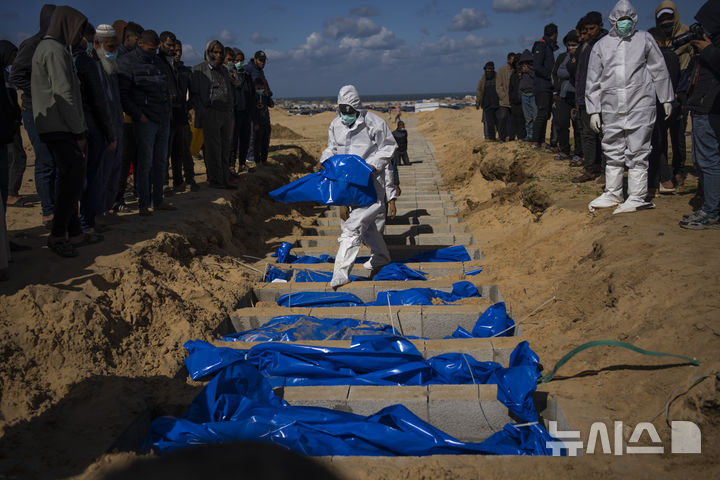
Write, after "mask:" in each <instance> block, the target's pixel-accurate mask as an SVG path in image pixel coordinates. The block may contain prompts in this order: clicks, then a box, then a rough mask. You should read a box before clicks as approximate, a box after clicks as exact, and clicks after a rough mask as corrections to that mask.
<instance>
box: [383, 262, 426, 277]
mask: <svg viewBox="0 0 720 480" xmlns="http://www.w3.org/2000/svg"><path fill="white" fill-rule="evenodd" d="M425 275H427V273H425V272H421V271H420V270H415V269H414V268H410V267H408V266H407V265H405V264H403V263H389V264H387V265H385V266H384V267H382V268H381V269H380V271H379V272H378V273H377V274H376V275H375V277H373V280H376V281H380V280H401V281H407V280H427V279H426V278H425Z"/></svg>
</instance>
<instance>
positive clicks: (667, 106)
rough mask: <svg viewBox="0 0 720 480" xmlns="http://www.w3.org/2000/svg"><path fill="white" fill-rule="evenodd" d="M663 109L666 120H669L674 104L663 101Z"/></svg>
mask: <svg viewBox="0 0 720 480" xmlns="http://www.w3.org/2000/svg"><path fill="white" fill-rule="evenodd" d="M663 109H664V110H665V121H666V122H667V121H668V120H669V119H670V115H672V104H671V103H670V102H667V103H663Z"/></svg>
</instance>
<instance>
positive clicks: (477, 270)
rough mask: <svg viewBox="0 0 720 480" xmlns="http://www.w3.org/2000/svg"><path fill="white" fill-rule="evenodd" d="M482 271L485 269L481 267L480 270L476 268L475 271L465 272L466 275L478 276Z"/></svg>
mask: <svg viewBox="0 0 720 480" xmlns="http://www.w3.org/2000/svg"><path fill="white" fill-rule="evenodd" d="M482 271H483V267H480V268H476V269H474V270H468V271H467V272H465V275H477V274H478V273H480V272H482Z"/></svg>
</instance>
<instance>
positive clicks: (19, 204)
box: [7, 197, 35, 208]
mask: <svg viewBox="0 0 720 480" xmlns="http://www.w3.org/2000/svg"><path fill="white" fill-rule="evenodd" d="M7 206H8V207H15V208H31V207H34V206H35V204H34V203H33V202H31V201H30V200H25V199H24V198H23V197H18V199H17V200H15V203H8V204H7Z"/></svg>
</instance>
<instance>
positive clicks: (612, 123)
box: [476, 0, 720, 229]
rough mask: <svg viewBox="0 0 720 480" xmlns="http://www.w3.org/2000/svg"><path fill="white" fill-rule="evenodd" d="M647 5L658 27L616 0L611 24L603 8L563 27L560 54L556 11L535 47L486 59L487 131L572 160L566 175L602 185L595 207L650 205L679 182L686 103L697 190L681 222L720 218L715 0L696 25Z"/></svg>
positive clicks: (706, 223)
mask: <svg viewBox="0 0 720 480" xmlns="http://www.w3.org/2000/svg"><path fill="white" fill-rule="evenodd" d="M653 16H654V18H655V22H656V25H655V27H653V28H651V29H649V30H648V31H647V32H644V31H642V30H639V29H638V28H637V25H638V14H637V12H636V10H635V9H634V7H633V6H632V5H631V4H630V2H629V1H627V0H620V1H619V2H618V3H617V4H616V5H615V7H614V8H613V9H612V11H611V12H610V14H609V16H608V21H609V25H608V29H606V28H605V24H604V21H603V16H602V14H601V13H600V12H596V11H592V12H589V13H587V14H586V15H585V16H583V17H582V18H581V19H580V20H579V21H578V23H577V25H576V26H575V28H573V29H571V30H570V31H569V32H568V33H567V34H566V35H565V36H564V37H563V39H562V42H563V44H564V45H565V48H566V50H565V51H564V52H562V53H560V54H559V55H557V57H556V56H555V53H554V52H555V51H556V50H558V45H557V41H558V38H559V37H558V27H557V25H555V24H552V23H551V24H549V25H546V26H545V29H544V32H543V37H542V38H541V39H540V40H538V41H536V42H535V43H534V45H533V46H532V50H525V51H524V52H522V53H515V52H512V53H509V54H508V55H507V64H506V65H503V66H502V67H500V68H499V69H498V70H497V72H496V71H495V65H494V64H493V62H488V63H487V64H485V68H484V70H485V73H484V75H483V76H482V78H481V79H480V82H479V84H478V88H477V97H476V107H477V108H478V109H480V108H482V110H483V124H484V135H485V138H486V139H488V140H496V139H497V140H498V141H500V142H507V141H512V140H524V141H527V142H530V143H531V147H532V148H534V149H539V150H546V151H548V152H552V153H554V154H556V157H555V158H557V159H558V160H563V161H568V162H569V165H570V166H571V167H579V168H580V172H579V174H578V175H577V176H576V177H574V178H573V180H572V181H573V182H575V183H583V182H590V181H596V182H597V183H599V184H601V185H604V192H603V194H602V195H601V196H600V197H598V198H597V199H595V200H593V201H592V202H590V205H589V207H590V209H591V210H593V209H595V208H604V207H617V208H616V210H615V211H614V213H623V212H634V211H637V210H642V209H647V208H653V207H654V204H653V203H652V200H653V198H654V197H655V196H656V195H658V194H665V193H672V192H674V191H675V190H676V188H677V187H678V186H679V185H682V184H683V183H684V182H685V178H686V171H685V163H686V141H685V132H686V126H687V122H688V114H690V115H691V117H692V152H693V164H694V165H695V168H696V171H697V173H698V177H699V181H700V182H699V183H700V186H699V192H701V195H702V197H703V201H702V207H701V208H699V209H698V210H696V211H695V212H693V213H691V214H688V215H685V216H684V217H683V218H682V219H681V220H680V222H679V223H680V226H681V227H684V228H690V229H706V228H720V224H719V222H718V214H719V213H720V210H719V209H720V205H719V203H720V150H719V147H718V145H719V143H718V140H719V139H720V0H709V1H707V2H706V3H705V4H704V5H703V7H702V8H701V9H700V11H699V12H698V13H697V15H696V16H695V19H696V20H697V21H698V23H696V24H694V25H693V26H692V27H688V26H687V25H685V24H684V23H683V22H682V21H681V20H680V13H679V11H678V8H677V5H676V4H675V3H674V2H672V1H669V0H664V1H662V2H661V3H660V4H659V5H658V6H657V8H656V9H655V12H654V15H653ZM551 119H552V121H551V123H550V128H551V132H550V141H549V142H547V128H548V122H549V121H550V120H551ZM571 126H572V132H573V137H574V141H573V142H572V143H571V141H570V127H571ZM668 137H669V139H670V141H669V142H668ZM669 150H670V151H671V152H672V157H671V158H672V161H671V162H670V163H669V162H668V158H669V155H668V151H669ZM626 167H627V169H628V186H627V198H624V197H623V178H624V173H625V168H626Z"/></svg>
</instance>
